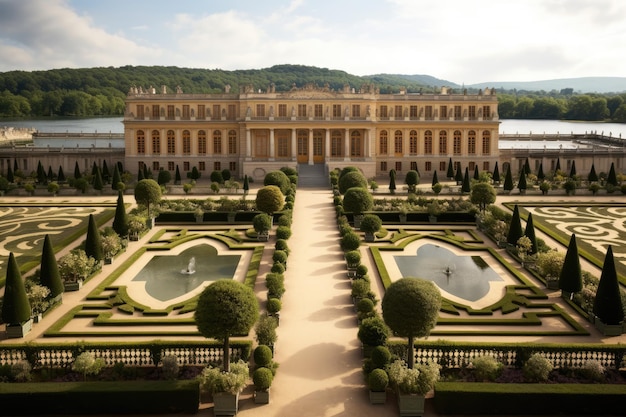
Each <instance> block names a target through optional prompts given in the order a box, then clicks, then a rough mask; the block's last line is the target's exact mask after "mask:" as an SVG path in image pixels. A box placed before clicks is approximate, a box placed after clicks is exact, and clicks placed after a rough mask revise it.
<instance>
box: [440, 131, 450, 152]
mask: <svg viewBox="0 0 626 417" xmlns="http://www.w3.org/2000/svg"><path fill="white" fill-rule="evenodd" d="M439 154H440V155H447V154H448V132H446V131H445V130H440V131H439Z"/></svg>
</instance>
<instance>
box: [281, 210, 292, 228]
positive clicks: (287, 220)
mask: <svg viewBox="0 0 626 417" xmlns="http://www.w3.org/2000/svg"><path fill="white" fill-rule="evenodd" d="M291 222H292V218H291V213H286V214H283V215H282V216H280V217H279V218H278V225H279V226H287V227H291Z"/></svg>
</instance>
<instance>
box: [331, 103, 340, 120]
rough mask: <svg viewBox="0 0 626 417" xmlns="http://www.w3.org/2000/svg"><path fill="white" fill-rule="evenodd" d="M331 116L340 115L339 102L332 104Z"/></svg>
mask: <svg viewBox="0 0 626 417" xmlns="http://www.w3.org/2000/svg"><path fill="white" fill-rule="evenodd" d="M333 117H341V104H333Z"/></svg>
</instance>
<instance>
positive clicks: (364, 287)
mask: <svg viewBox="0 0 626 417" xmlns="http://www.w3.org/2000/svg"><path fill="white" fill-rule="evenodd" d="M369 290H370V283H369V281H366V280H364V279H355V280H354V281H352V291H351V295H352V297H353V298H365V297H367V293H368V292H369Z"/></svg>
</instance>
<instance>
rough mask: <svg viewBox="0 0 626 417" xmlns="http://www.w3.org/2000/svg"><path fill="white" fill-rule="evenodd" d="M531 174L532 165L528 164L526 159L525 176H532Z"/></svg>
mask: <svg viewBox="0 0 626 417" xmlns="http://www.w3.org/2000/svg"><path fill="white" fill-rule="evenodd" d="M531 172H532V171H531V170H530V163H529V162H528V158H526V161H525V162H524V174H526V175H530V173H531Z"/></svg>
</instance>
